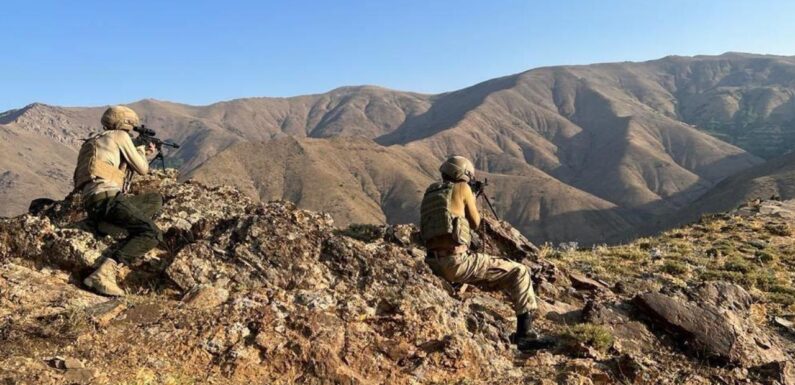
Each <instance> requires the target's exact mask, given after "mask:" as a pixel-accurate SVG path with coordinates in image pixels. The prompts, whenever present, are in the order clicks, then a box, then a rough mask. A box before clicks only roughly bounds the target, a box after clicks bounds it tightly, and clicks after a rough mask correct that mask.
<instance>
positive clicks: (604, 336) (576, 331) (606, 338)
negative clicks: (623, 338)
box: [563, 323, 613, 353]
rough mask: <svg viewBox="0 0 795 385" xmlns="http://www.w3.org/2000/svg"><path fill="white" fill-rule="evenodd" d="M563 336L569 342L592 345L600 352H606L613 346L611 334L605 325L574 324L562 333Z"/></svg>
mask: <svg viewBox="0 0 795 385" xmlns="http://www.w3.org/2000/svg"><path fill="white" fill-rule="evenodd" d="M563 338H564V339H565V340H568V343H570V344H581V345H587V346H590V347H593V348H594V349H596V350H598V351H600V352H603V353H604V352H607V350H608V349H610V348H611V347H612V346H613V334H612V333H611V332H610V330H608V329H607V328H606V327H604V326H601V325H594V324H590V323H583V324H577V325H574V326H572V327H570V328H568V330H566V331H565V332H564V333H563Z"/></svg>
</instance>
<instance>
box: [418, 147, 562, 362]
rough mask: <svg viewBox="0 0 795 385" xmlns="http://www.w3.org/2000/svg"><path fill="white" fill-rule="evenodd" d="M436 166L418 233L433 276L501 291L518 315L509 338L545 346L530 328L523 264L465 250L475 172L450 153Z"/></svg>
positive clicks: (530, 296) (476, 216)
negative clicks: (436, 179) (439, 175)
mask: <svg viewBox="0 0 795 385" xmlns="http://www.w3.org/2000/svg"><path fill="white" fill-rule="evenodd" d="M439 171H441V173H442V181H441V182H436V183H433V184H431V185H430V186H429V187H428V189H427V190H426V191H425V195H424V197H423V199H422V205H421V209H420V232H421V234H422V238H423V241H424V242H425V246H426V248H427V249H428V257H427V258H426V262H427V263H428V265H429V266H430V268H431V270H432V271H433V272H434V273H435V274H436V275H438V276H441V277H442V278H444V279H446V280H448V281H450V282H454V283H467V284H474V285H476V286H479V287H481V288H483V289H486V290H492V289H496V290H502V291H504V292H505V293H506V294H508V296H510V298H511V301H512V302H513V308H514V311H515V312H516V317H517V325H516V334H514V336H513V342H514V343H515V344H516V345H517V346H518V347H519V348H520V349H521V350H526V349H538V348H544V347H548V345H549V343H548V341H545V340H543V339H541V338H540V337H539V335H538V333H536V332H535V331H534V330H533V327H532V322H533V316H534V313H535V312H536V309H537V308H538V305H537V304H536V298H535V293H534V292H533V285H532V282H531V280H530V272H529V269H528V268H527V266H525V265H523V264H521V263H518V262H514V261H510V260H507V259H502V258H498V257H494V256H491V255H486V254H481V253H474V252H472V251H470V242H471V234H470V231H471V229H477V228H478V226H480V213H479V212H478V208H477V202H476V198H475V195H474V194H473V193H472V189H471V187H470V186H469V184H468V182H469V181H470V180H473V179H474V176H475V175H474V174H475V168H474V166H473V165H472V162H470V161H469V160H468V159H466V158H464V157H461V156H454V157H452V158H450V159H448V160H447V161H445V162H444V163H443V164H442V166H441V167H440V168H439Z"/></svg>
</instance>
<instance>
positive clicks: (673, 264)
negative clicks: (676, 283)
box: [660, 261, 690, 275]
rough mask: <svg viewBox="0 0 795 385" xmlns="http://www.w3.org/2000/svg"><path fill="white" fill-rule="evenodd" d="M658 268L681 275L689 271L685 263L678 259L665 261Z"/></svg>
mask: <svg viewBox="0 0 795 385" xmlns="http://www.w3.org/2000/svg"><path fill="white" fill-rule="evenodd" d="M660 270H662V271H663V272H665V273H668V274H671V275H682V274H686V273H687V272H688V271H690V269H689V268H688V266H687V264H685V263H682V262H679V261H666V262H665V264H663V266H662V268H660Z"/></svg>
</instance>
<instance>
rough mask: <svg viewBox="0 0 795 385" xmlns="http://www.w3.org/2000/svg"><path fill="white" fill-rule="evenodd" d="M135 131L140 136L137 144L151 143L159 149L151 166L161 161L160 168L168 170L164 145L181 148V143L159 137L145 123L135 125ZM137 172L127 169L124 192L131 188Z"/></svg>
mask: <svg viewBox="0 0 795 385" xmlns="http://www.w3.org/2000/svg"><path fill="white" fill-rule="evenodd" d="M133 131H135V132H137V133H138V137H136V138H135V142H136V144H137V145H139V146H140V145H143V146H148V145H149V143H152V144H154V145H155V150H156V151H157V155H155V157H154V158H153V159H152V160H150V161H149V167H152V164H153V163H155V162H157V161H158V160H159V161H160V169H161V170H163V171H166V159H165V156H163V146H165V147H171V148H179V144H177V143H174V142H165V141H163V140H160V139H159V138H157V137H156V136H157V132H155V130H153V129H151V128H147V127H146V126H145V125H143V124H142V125H140V126H136V127H133ZM134 174H135V173H134V172H133V171H132V170H130V169H129V168H128V169H127V175H126V176H125V178H124V185H123V186H122V190H121V191H122V192H123V193H127V191H129V190H130V183H131V182H132V177H133V175H134Z"/></svg>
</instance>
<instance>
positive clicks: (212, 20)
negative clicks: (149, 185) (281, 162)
mask: <svg viewBox="0 0 795 385" xmlns="http://www.w3.org/2000/svg"><path fill="white" fill-rule="evenodd" d="M793 16H795V2H793V1H764V0H762V1H759V0H756V1H750V0H749V1H732V0H713V1H707V0H689V1H685V0H668V1H644V0H634V1H630V0H627V1H618V0H600V1H597V0H594V1H529V0H526V1H518V0H488V1H484V0H481V1H469V0H450V1H440V0H439V1H434V0H416V1H414V0H405V1H403V0H398V1H374V0H373V1H346V0H334V1H331V0H329V1H325V0H316V1H303V0H292V1H287V0H285V1H233V0H227V1H183V2H179V1H144V0H139V1H35V0H27V1H17V0H10V1H8V0H6V1H3V2H2V3H1V4H0V20H2V23H0V31H2V32H0V47H1V48H0V53H2V54H0V111H2V110H7V109H11V108H17V107H21V106H24V105H26V104H28V103H31V102H44V103H48V104H57V105H67V106H87V105H104V104H113V103H125V102H131V101H135V100H139V99H143V98H155V99H161V100H170V101H176V102H183V103H189V104H208V103H212V102H215V101H220V100H227V99H232V98H238V97H247V96H291V95H300V94H307V93H317V92H324V91H327V90H330V89H333V88H336V87H339V86H344V85H359V84H375V85H380V86H384V87H389V88H395V89H400V90H409V91H417V92H427V93H436V92H443V91H451V90H455V89H459V88H462V87H466V86H469V85H472V84H474V83H477V82H479V81H483V80H487V79H489V78H493V77H497V76H503V75H508V74H512V73H516V72H521V71H524V70H528V69H531V68H534V67H539V66H547V65H558V64H587V63H594V62H608V61H626V60H633V61H637V60H649V59H655V58H659V57H662V56H666V55H670V54H677V55H695V54H720V53H723V52H726V51H744V52H754V53H769V54H782V55H795V23H794V22H793V21H792V18H793Z"/></svg>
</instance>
